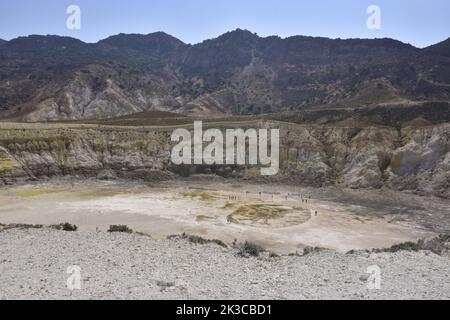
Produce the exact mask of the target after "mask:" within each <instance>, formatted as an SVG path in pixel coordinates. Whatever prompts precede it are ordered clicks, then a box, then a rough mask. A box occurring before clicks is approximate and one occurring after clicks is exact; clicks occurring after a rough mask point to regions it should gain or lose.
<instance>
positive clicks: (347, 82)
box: [0, 29, 450, 121]
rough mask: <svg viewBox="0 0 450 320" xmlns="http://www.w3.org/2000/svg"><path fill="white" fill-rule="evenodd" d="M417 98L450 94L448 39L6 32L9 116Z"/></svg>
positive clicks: (236, 109)
mask: <svg viewBox="0 0 450 320" xmlns="http://www.w3.org/2000/svg"><path fill="white" fill-rule="evenodd" d="M412 101H413V102H417V101H422V102H423V101H447V102H448V101H450V39H448V40H446V41H443V42H441V43H439V44H436V45H434V46H431V47H428V48H425V49H418V48H415V47H413V46H411V45H409V44H405V43H402V42H400V41H396V40H392V39H376V40H364V39H349V40H340V39H336V40H332V39H327V38H315V37H305V36H295V37H289V38H286V39H282V38H279V37H276V36H272V37H266V38H261V37H259V36H257V35H256V34H254V33H251V32H250V31H246V30H240V29H237V30H235V31H233V32H228V33H226V34H224V35H221V36H220V37H218V38H215V39H211V40H207V41H204V42H202V43H200V44H197V45H188V44H185V43H183V42H182V41H180V40H178V39H176V38H174V37H172V36H170V35H168V34H165V33H163V32H157V33H152V34H148V35H139V34H128V35H127V34H119V35H116V36H112V37H109V38H107V39H105V40H102V41H99V42H98V43H95V44H87V43H84V42H82V41H79V40H76V39H73V38H68V37H59V36H38V35H33V36H29V37H20V38H17V39H13V40H11V41H8V42H4V41H0V117H1V118H12V119H19V120H31V121H36V120H40V121H42V120H57V119H98V118H109V117H117V116H123V115H127V114H132V113H137V112H143V111H153V110H160V111H169V112H176V113H183V114H195V115H204V116H227V115H247V114H261V113H275V112H289V111H299V110H304V109H309V108H317V107H319V106H322V107H323V106H324V105H332V106H335V107H367V106H374V105H383V104H392V103H394V104H402V103H404V104H408V103H410V102H412Z"/></svg>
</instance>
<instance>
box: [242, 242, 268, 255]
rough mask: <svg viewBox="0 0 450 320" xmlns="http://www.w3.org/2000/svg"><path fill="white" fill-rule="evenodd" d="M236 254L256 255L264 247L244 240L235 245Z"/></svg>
mask: <svg viewBox="0 0 450 320" xmlns="http://www.w3.org/2000/svg"><path fill="white" fill-rule="evenodd" d="M237 248H238V255H239V256H241V257H258V256H259V254H260V253H261V252H263V251H264V249H263V248H262V247H261V246H259V245H257V244H256V243H253V242H250V241H245V242H244V243H241V244H239V245H238V246H237Z"/></svg>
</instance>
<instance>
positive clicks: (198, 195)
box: [180, 191, 214, 201]
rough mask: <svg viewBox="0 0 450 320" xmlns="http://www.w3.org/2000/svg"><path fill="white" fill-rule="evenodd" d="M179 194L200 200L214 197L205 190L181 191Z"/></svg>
mask: <svg viewBox="0 0 450 320" xmlns="http://www.w3.org/2000/svg"><path fill="white" fill-rule="evenodd" d="M180 194H181V195H182V196H183V197H190V198H200V200H202V201H209V200H212V199H214V197H213V196H212V195H210V194H209V193H207V192H198V191H192V192H181V193H180Z"/></svg>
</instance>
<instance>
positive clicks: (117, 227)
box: [108, 225, 133, 233]
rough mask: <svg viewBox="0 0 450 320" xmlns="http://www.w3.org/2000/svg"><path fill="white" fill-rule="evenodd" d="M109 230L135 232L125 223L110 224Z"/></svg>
mask: <svg viewBox="0 0 450 320" xmlns="http://www.w3.org/2000/svg"><path fill="white" fill-rule="evenodd" d="M108 232H124V233H133V230H132V229H130V228H128V226H125V225H110V226H109V229H108Z"/></svg>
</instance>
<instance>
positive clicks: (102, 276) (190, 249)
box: [0, 229, 450, 299]
mask: <svg viewBox="0 0 450 320" xmlns="http://www.w3.org/2000/svg"><path fill="white" fill-rule="evenodd" d="M73 265H77V266H79V267H80V268H81V289H79V290H69V289H68V288H67V279H68V278H69V276H70V275H69V274H67V268H68V267H69V266H73ZM373 265H377V266H379V267H380V269H381V288H380V289H376V290H369V289H368V288H367V278H368V276H369V274H367V273H366V272H367V268H368V267H369V266H373ZM449 271H450V259H449V258H448V257H443V256H438V255H435V254H433V253H430V252H405V251H403V252H397V253H377V254H375V253H372V254H369V253H364V252H358V253H355V254H340V253H336V252H331V251H324V252H319V253H311V254H309V255H306V256H303V257H299V256H282V257H275V258H269V257H268V256H267V255H263V256H261V257H259V258H254V257H252V258H243V257H240V256H239V255H237V254H236V250H235V249H227V248H223V247H220V246H218V245H216V244H206V245H198V244H193V243H190V242H188V241H187V240H182V239H171V240H154V239H151V238H150V237H148V236H143V235H137V234H109V233H103V232H101V233H95V232H63V231H56V230H49V229H27V230H20V229H12V230H5V231H2V232H0V298H1V299H450V272H449Z"/></svg>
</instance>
